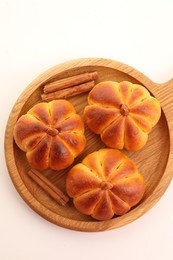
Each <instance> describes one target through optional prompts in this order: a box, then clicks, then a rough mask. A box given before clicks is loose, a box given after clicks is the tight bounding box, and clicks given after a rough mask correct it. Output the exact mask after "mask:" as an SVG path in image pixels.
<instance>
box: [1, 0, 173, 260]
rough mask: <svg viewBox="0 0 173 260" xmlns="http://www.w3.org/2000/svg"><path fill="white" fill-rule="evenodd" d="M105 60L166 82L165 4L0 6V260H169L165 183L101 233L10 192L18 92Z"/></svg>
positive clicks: (171, 26) (170, 45) (170, 67)
mask: <svg viewBox="0 0 173 260" xmlns="http://www.w3.org/2000/svg"><path fill="white" fill-rule="evenodd" d="M81 57H102V58H110V59H113V60H117V61H120V62H123V63H125V64H128V65H130V66H132V67H134V68H135V69H137V70H139V71H141V72H142V73H144V74H145V75H146V76H148V77H149V78H150V79H152V80H153V81H155V82H160V83H161V82H166V81H167V80H169V79H171V77H173V1H172V0H143V1H140V0H129V1H128V0H119V1H116V0H112V1H111V0H88V1H87V0H57V1H52V0H45V1H44V0H42V1H41V0H35V1H34V0H28V1H27V0H14V1H13V0H11V1H10V0H9V1H7V0H0V75H1V76H0V91H1V92H0V93H1V94H0V104H1V109H0V122H1V123H0V160H1V161H0V177H1V178H0V259H2V260H47V259H65V260H66V259H71V260H79V259H82V260H86V259H87V260H88V259H99V260H103V259H108V260H109V259H121V260H126V259H128V260H132V259H133V260H137V259H140V260H144V259H145V260H146V259H147V260H153V259H156V260H163V259H165V260H172V259H173V246H172V244H173V182H171V184H170V185H169V187H168V189H167V190H166V192H165V194H164V195H163V196H162V198H161V199H160V201H159V202H158V203H157V204H156V205H155V206H154V207H153V208H152V209H151V210H150V211H148V212H147V213H146V214H145V215H143V216H142V217H141V218H139V219H138V220H136V221H134V222H133V223H131V224H129V225H127V226H124V227H122V228H119V229H114V230H111V231H105V232H101V233H85V232H76V231H71V230H68V229H64V228H61V227H58V226H56V225H54V224H52V223H50V222H48V221H46V220H45V219H43V218H42V217H40V216H39V215H37V214H36V213H35V212H34V211H33V210H32V209H31V208H29V207H28V205H27V204H26V203H25V202H24V201H23V199H22V198H21V197H20V195H19V194H18V193H17V191H16V190H15V188H14V186H13V184H12V181H11V179H10V177H9V175H8V171H7V168H6V163H5V158H4V132H5V126H6V122H7V119H8V116H9V113H10V111H11V109H12V107H13V105H14V103H15V101H16V99H17V98H18V96H19V95H20V94H21V92H22V91H23V90H24V89H25V87H26V86H27V85H28V84H29V83H30V82H31V81H32V80H33V79H34V78H35V77H37V76H38V75H39V74H40V73H42V72H44V71H45V70H47V69H48V68H50V67H52V66H54V65H57V64H59V63H62V62H65V61H67V60H71V59H76V58H81Z"/></svg>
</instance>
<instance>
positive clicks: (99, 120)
mask: <svg viewBox="0 0 173 260" xmlns="http://www.w3.org/2000/svg"><path fill="white" fill-rule="evenodd" d="M88 103H89V105H88V106H86V108H85V110H84V118H85V120H86V123H87V125H88V127H89V128H90V130H91V131H93V132H94V133H96V134H99V135H100V137H101V140H102V141H103V143H105V144H106V145H107V146H108V147H111V148H116V149H122V148H123V147H125V148H126V149H127V150H129V151H137V150H139V149H141V148H142V147H143V146H144V145H145V144H146V142H147V140H148V133H149V132H150V131H151V130H152V128H153V127H154V126H155V125H156V123H157V122H158V120H159V118H160V115H161V107H160V104H159V102H158V100H157V99H156V98H154V97H152V96H151V95H150V93H149V91H148V90H147V89H146V88H145V87H143V86H141V85H139V84H132V83H131V82H127V81H123V82H120V83H117V82H113V81H105V82H101V83H98V84H97V85H96V86H95V87H94V88H93V89H92V90H91V92H90V93H89V96H88Z"/></svg>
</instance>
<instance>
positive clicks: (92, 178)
mask: <svg viewBox="0 0 173 260" xmlns="http://www.w3.org/2000/svg"><path fill="white" fill-rule="evenodd" d="M66 190H67V193H68V195H69V196H70V197H72V198H73V203H74V205H75V207H76V208H77V210H78V211H80V212H81V213H83V214H86V215H91V216H92V217H93V218H95V219H97V220H108V219H111V218H112V217H113V216H114V214H116V215H123V214H125V213H126V212H128V211H129V210H130V208H131V207H133V206H134V205H136V204H137V203H138V202H139V201H140V200H141V198H142V197H143V194H144V191H145V184H144V179H143V177H142V176H141V175H140V174H139V172H138V170H137V167H136V166H135V164H134V163H133V162H132V161H131V160H130V159H129V158H128V157H126V156H125V155H124V154H123V153H122V152H120V151H118V150H115V149H108V148H107V149H101V150H99V151H97V152H94V153H91V154H89V155H88V156H87V157H86V158H85V159H84V160H83V161H82V163H79V164H77V165H75V166H74V167H73V168H72V169H71V170H70V171H69V172H68V175H67V179H66Z"/></svg>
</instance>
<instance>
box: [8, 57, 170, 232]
mask: <svg viewBox="0 0 173 260" xmlns="http://www.w3.org/2000/svg"><path fill="white" fill-rule="evenodd" d="M92 71H97V72H98V79H97V82H101V81H104V80H114V81H118V82H119V81H123V80H128V81H131V82H132V83H139V84H141V85H143V86H145V87H146V88H147V89H148V90H149V91H150V92H151V93H152V95H154V96H155V97H156V98H157V99H158V100H159V101H160V103H161V106H162V115H161V118H160V120H159V122H158V124H157V125H156V126H155V127H154V129H153V130H152V132H151V133H150V134H149V140H148V142H147V144H146V145H145V146H144V148H142V149H141V150H140V151H138V152H127V151H125V150H124V151H123V152H125V153H126V154H127V155H128V156H129V157H130V158H131V159H132V160H133V161H134V162H135V163H136V165H137V167H138V169H139V171H140V173H141V174H142V175H143V176H144V179H145V181H146V192H145V195H144V197H143V199H142V201H141V202H140V204H138V205H137V206H136V207H134V208H133V209H131V210H130V211H129V212H128V213H127V214H125V215H124V216H119V217H114V218H113V219H111V220H109V221H96V220H93V219H92V218H91V217H90V216H85V215H83V214H81V213H79V212H77V210H76V209H75V208H74V206H73V203H72V201H71V200H70V202H69V203H68V204H67V205H66V206H65V207H62V206H60V205H58V204H57V203H56V201H54V200H53V199H52V198H51V197H49V195H48V194H47V193H45V192H44V191H43V190H42V189H41V188H40V187H39V186H38V185H37V184H36V183H35V182H34V181H33V180H32V179H30V178H29V176H28V175H27V172H28V170H29V165H28V163H27V161H26V157H25V153H24V152H22V151H21V150H20V149H19V148H18V147H17V146H16V144H15V142H14V140H13V128H14V125H15V123H16V121H17V119H18V118H19V117H20V116H21V115H22V114H25V113H26V112H27V111H28V110H29V109H30V108H31V107H32V106H33V105H35V104H36V103H38V102H40V101H41V93H42V91H43V86H44V85H45V84H47V83H51V82H53V81H55V80H59V79H63V78H66V77H70V76H74V75H77V74H80V73H85V72H92ZM68 100H69V101H70V102H72V104H73V105H74V106H75V109H76V111H77V113H79V114H80V115H81V116H82V117H83V109H84V107H85V106H86V104H87V94H81V95H78V96H75V97H72V98H69V99H68ZM172 103H173V80H170V81H169V82H167V83H165V84H156V83H154V82H152V81H151V80H150V79H148V78H147V77H146V76H145V75H143V74H142V73H140V72H139V71H137V70H135V69H133V68H131V67H130V66H127V65H125V64H122V63H120V62H116V61H112V60H108V59H99V58H98V59H97V58H87V59H85V58H84V59H77V60H73V61H69V62H66V63H63V64H60V65H57V66H55V67H53V68H51V69H49V70H48V71H46V72H45V73H43V74H42V75H40V76H39V77H38V78H36V79H35V80H34V81H33V82H32V83H31V84H30V85H29V86H28V87H27V88H26V89H25V90H24V92H23V93H22V94H21V96H20V97H19V98H18V100H17V101H16V103H15V105H14V107H13V109H12V111H11V114H10V116H9V119H8V123H7V126H6V134H5V155H6V163H7V167H8V170H9V174H10V176H11V179H12V181H13V183H14V185H15V187H16V189H17V191H18V192H19V194H20V195H21V197H22V198H23V199H24V200H25V201H26V203H27V204H28V205H29V206H30V207H31V208H32V209H33V210H34V211H36V212H37V213H38V214H40V215H41V216H42V217H44V218H45V219H47V220H49V221H51V222H53V223H55V224H56V225H59V226H62V227H65V228H69V229H73V230H78V231H93V232H96V231H103V230H110V229H114V228H118V227H121V226H123V225H126V224H128V223H130V222H132V221H134V220H135V219H137V218H139V217H140V216H142V215H143V214H144V213H145V212H146V211H148V210H149V209H150V208H151V207H152V206H154V204H155V203H157V201H158V200H159V199H160V197H161V196H162V195H163V193H164V192H165V191H166V189H167V187H168V185H169V183H170V181H171V179H172V175H173V113H172ZM85 134H86V138H87V146H86V149H85V151H84V152H83V153H82V154H81V155H80V156H79V157H78V158H76V160H75V162H74V164H76V163H78V162H80V161H81V160H82V159H83V158H84V157H85V156H86V155H87V154H88V153H91V152H93V151H96V150H98V149H99V148H101V147H104V145H103V143H102V142H101V141H100V138H99V136H97V135H95V134H93V133H91V131H90V130H89V129H88V128H87V126H86V125H85ZM68 170H69V168H68V169H66V170H63V171H59V172H55V171H52V170H46V171H44V172H43V174H44V175H45V176H46V177H47V178H48V179H49V180H50V181H51V182H53V183H54V184H55V185H56V186H57V187H59V188H61V189H62V190H63V191H64V193H65V192H66V191H65V180H66V173H67V172H68Z"/></svg>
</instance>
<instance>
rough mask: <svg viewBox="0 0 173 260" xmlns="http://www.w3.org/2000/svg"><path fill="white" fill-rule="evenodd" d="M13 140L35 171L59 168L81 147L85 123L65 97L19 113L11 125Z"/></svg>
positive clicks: (83, 140) (79, 150)
mask: <svg viewBox="0 0 173 260" xmlns="http://www.w3.org/2000/svg"><path fill="white" fill-rule="evenodd" d="M14 139H15V142H16V144H17V145H18V146H19V148H20V149H21V150H23V151H24V152H26V157H27V160H28V162H29V164H30V166H31V167H32V168H34V169H37V170H45V169H47V168H51V169H53V170H61V169H64V168H66V167H68V166H69V165H71V164H72V163H73V161H74V158H75V157H77V156H78V155H79V154H80V153H81V152H82V151H83V149H84V147H85V144H86V139H85V136H84V124H83V121H82V119H81V117H80V116H79V115H78V114H76V111H75V109H74V107H73V105H72V104H71V103H70V102H68V101H66V100H63V99H62V100H54V101H51V102H49V103H46V102H42V103H38V104H36V105H35V106H33V107H32V108H31V109H30V110H29V111H28V112H27V114H25V115H22V116H21V117H20V118H19V119H18V121H17V123H16V125H15V127H14Z"/></svg>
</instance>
